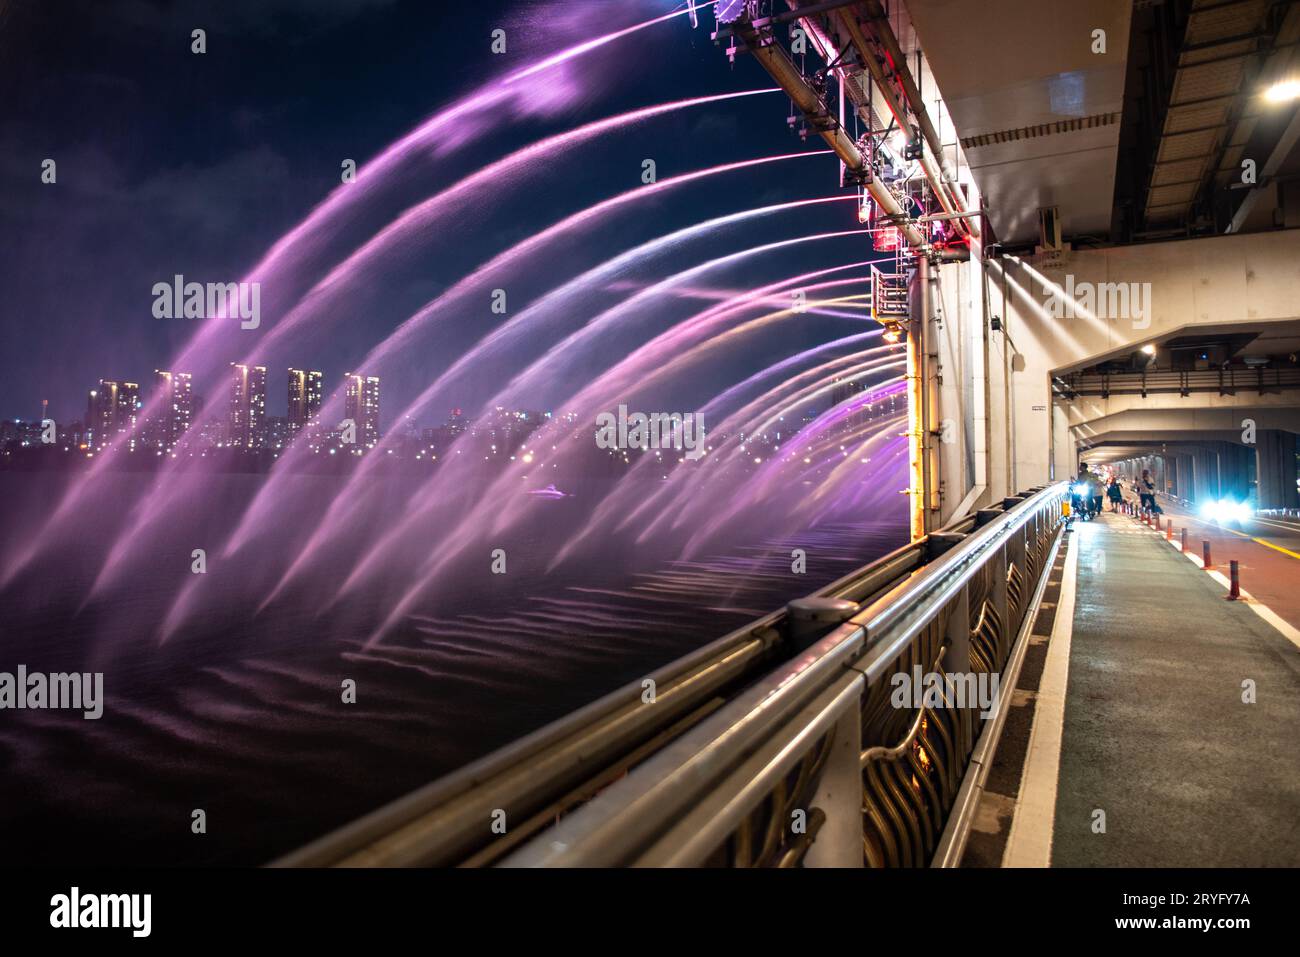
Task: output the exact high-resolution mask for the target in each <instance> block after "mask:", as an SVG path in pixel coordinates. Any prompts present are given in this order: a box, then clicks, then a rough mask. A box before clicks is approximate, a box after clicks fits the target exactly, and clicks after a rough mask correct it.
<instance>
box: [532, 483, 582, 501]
mask: <svg viewBox="0 0 1300 957" xmlns="http://www.w3.org/2000/svg"><path fill="white" fill-rule="evenodd" d="M528 494H529V495H536V496H537V497H538V498H569V497H570V494H571V493H569V492H561V491H560V490H559V489H558V488H556V487H555V486H554V485H548V486H546V488H535V489H531V490H529V492H528Z"/></svg>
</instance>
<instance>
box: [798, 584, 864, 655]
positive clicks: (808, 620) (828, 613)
mask: <svg viewBox="0 0 1300 957" xmlns="http://www.w3.org/2000/svg"><path fill="white" fill-rule="evenodd" d="M785 607H786V613H787V614H788V615H789V616H790V643H791V644H792V645H793V646H794V648H795V650H797V651H802V650H803V649H804V648H807V647H808V646H809V645H811V644H813V643H814V642H816V641H817V639H819V638H821V637H823V636H825V635H826V634H827V633H828V632H829V631H831V630H832V629H833V628H834V627H835V626H836V625H840V624H843V623H844V622H846V621H848V620H849V619H850V618H852V617H853V613H854V612H856V611H857V610H858V606H857V605H856V604H855V603H853V602H851V601H848V600H846V599H843V598H822V597H820V596H816V595H813V596H810V597H808V598H796V599H795V600H794V601H792V602H790V603H789V604H788V605H786V606H785Z"/></svg>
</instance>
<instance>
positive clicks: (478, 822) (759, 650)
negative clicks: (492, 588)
mask: <svg viewBox="0 0 1300 957" xmlns="http://www.w3.org/2000/svg"><path fill="white" fill-rule="evenodd" d="M976 521H977V518H976V515H975V514H974V513H972V514H970V515H966V516H963V517H962V518H960V519H957V520H955V521H953V522H952V523H950V524H949V525H948V526H946V527H945V528H944V529H943V530H942V531H943V532H944V533H964V532H966V531H969V530H970V529H972V528H973V527H974V526H975V524H976ZM927 547H928V543H927V540H926V539H921V540H919V541H916V542H912V543H909V544H906V545H903V546H901V547H899V548H897V549H895V550H894V551H892V552H890V553H888V554H887V555H885V556H883V557H881V558H879V559H876V560H875V561H873V562H871V563H870V564H868V565H867V566H864V567H863V568H859V569H856V570H854V571H853V572H850V573H849V574H847V575H845V576H843V577H842V578H840V579H838V580H836V581H834V582H831V583H830V584H828V585H825V586H823V587H822V588H819V589H817V590H816V591H814V592H812V593H811V595H810V596H809V597H810V598H837V599H846V600H849V601H852V602H853V603H854V604H858V605H863V603H864V602H868V601H869V600H870V599H872V598H873V597H874V596H876V595H878V594H879V593H881V592H882V590H883V589H886V588H888V587H889V586H891V585H892V584H894V583H895V582H897V581H898V579H899V578H900V577H902V576H905V575H907V574H909V573H911V572H913V571H915V569H917V568H918V567H920V566H922V565H923V564H924V556H925V554H926V551H927ZM864 607H865V606H864ZM788 617H789V616H788V612H787V610H786V609H785V608H781V609H777V610H775V611H773V612H771V613H769V614H767V615H765V616H763V617H762V618H759V619H757V620H755V621H752V622H749V623H748V624H746V625H744V626H742V627H741V628H738V629H736V630H734V631H732V632H730V633H729V634H727V635H724V636H723V637H721V638H718V639H715V640H714V641H712V642H710V643H708V644H707V645H704V646H702V647H700V648H698V649H696V650H695V651H693V652H690V653H688V654H686V655H684V656H682V657H679V658H677V659H675V660H673V661H671V662H669V663H668V664H666V665H664V666H663V667H662V668H659V669H656V670H655V671H653V672H650V673H648V674H647V675H646V678H648V679H650V680H652V681H654V682H655V686H656V688H657V697H656V706H655V707H654V708H647V707H645V706H643V705H642V701H641V696H642V693H643V690H644V689H643V685H642V680H644V679H639V680H637V681H634V682H630V683H629V684H627V685H624V686H622V687H620V688H617V689H615V690H614V691H612V692H610V693H609V694H607V695H605V696H603V697H601V698H599V699H597V700H596V701H593V702H592V703H590V704H588V705H585V706H584V707H582V708H579V709H578V710H576V711H573V712H570V713H569V714H567V715H565V716H563V717H561V718H559V719H557V720H555V721H553V722H550V723H549V724H547V725H544V726H543V727H541V728H539V729H537V730H536V731H533V732H531V733H530V734H528V735H526V736H524V737H522V738H520V739H519V740H517V741H514V742H512V743H510V744H508V745H506V746H504V747H502V748H499V749H497V750H494V751H492V752H491V753H489V754H487V755H485V756H484V757H482V758H480V759H478V760H476V761H474V762H472V763H470V764H468V765H466V766H465V767H463V768H460V769H459V770H457V771H454V772H452V773H451V774H448V775H446V776H444V777H442V778H439V779H438V780H436V781H433V782H431V783H429V784H427V785H424V786H422V787H420V788H418V789H417V790H415V791H413V792H411V793H409V794H407V795H404V796H403V797H401V798H398V799H397V800H395V801H392V802H390V803H389V804H386V805H384V806H383V807H380V808H378V809H376V810H375V811H372V812H371V813H369V814H367V815H365V816H364V817H362V818H359V819H358V820H356V821H353V822H351V823H349V824H347V825H345V826H343V827H342V828H339V829H337V830H335V831H333V832H331V833H329V834H326V835H324V836H322V837H320V838H318V839H316V840H315V841H312V842H311V843H310V844H307V845H306V846H304V847H302V848H300V849H298V850H295V851H293V852H291V853H289V854H287V855H285V856H283V857H281V858H279V859H278V860H276V861H274V862H272V866H283V867H293V866H307V867H313V866H329V865H340V864H343V865H362V866H374V865H384V866H401V865H428V864H448V863H459V862H461V861H462V860H463V859H465V858H466V857H467V856H468V855H470V854H472V853H473V852H474V850H475V849H476V847H477V845H478V844H480V843H481V840H480V839H479V836H480V835H481V833H482V830H483V827H482V823H483V822H484V821H485V820H487V819H488V816H489V815H490V814H491V812H492V811H493V810H494V809H496V808H501V807H505V808H510V809H512V810H514V809H522V810H523V811H524V812H525V813H526V814H527V813H532V812H533V811H535V810H538V809H540V808H546V807H549V806H551V805H552V804H553V803H554V802H556V801H558V800H560V799H561V798H562V797H563V796H564V795H566V794H570V793H571V792H572V790H573V789H574V788H577V787H580V786H581V785H583V784H584V783H585V782H587V781H589V780H591V779H592V777H593V775H596V774H598V773H599V772H600V771H601V770H602V769H603V768H604V767H607V766H609V765H610V764H611V763H613V762H616V761H618V760H619V752H620V750H622V751H631V750H632V749H633V748H634V747H635V746H636V744H637V742H644V741H646V740H651V739H653V738H654V737H655V736H656V735H664V734H666V733H668V732H669V731H670V730H671V729H672V728H673V726H674V723H675V722H680V721H682V720H683V719H685V718H686V717H688V716H690V715H691V714H692V713H693V709H699V708H701V707H703V706H704V705H705V704H706V703H707V702H708V701H709V699H710V698H711V697H716V695H717V694H718V692H720V691H721V690H723V689H725V688H727V687H729V686H732V685H734V684H735V682H737V681H738V680H740V679H741V678H742V676H744V675H746V674H748V673H749V672H752V671H754V670H755V668H756V666H757V665H758V664H759V663H761V662H762V661H763V660H766V659H767V658H769V657H771V656H772V655H773V654H774V653H775V650H776V648H777V647H778V646H779V645H781V644H782V642H783V641H784V640H785V638H786V635H785V634H784V631H785V630H786V626H787V619H788ZM516 833H517V832H516Z"/></svg>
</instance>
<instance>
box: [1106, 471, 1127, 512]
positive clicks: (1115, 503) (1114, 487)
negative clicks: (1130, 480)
mask: <svg viewBox="0 0 1300 957" xmlns="http://www.w3.org/2000/svg"><path fill="white" fill-rule="evenodd" d="M1106 497H1107V498H1108V499H1110V510H1111V511H1112V512H1118V511H1119V504H1120V502H1122V501H1124V490H1123V489H1122V488H1120V487H1119V479H1117V478H1115V476H1113V475H1112V476H1111V478H1110V484H1109V485H1107V486H1106Z"/></svg>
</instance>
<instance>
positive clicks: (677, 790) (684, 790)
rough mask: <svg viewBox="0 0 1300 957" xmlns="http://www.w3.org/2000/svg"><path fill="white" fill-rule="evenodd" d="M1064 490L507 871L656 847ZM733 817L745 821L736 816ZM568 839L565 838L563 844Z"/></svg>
mask: <svg viewBox="0 0 1300 957" xmlns="http://www.w3.org/2000/svg"><path fill="white" fill-rule="evenodd" d="M1066 484H1067V483H1064V482H1062V483H1057V484H1056V485H1053V486H1049V487H1047V488H1044V489H1041V490H1039V491H1037V492H1035V493H1034V494H1032V495H1030V496H1028V497H1026V498H1025V499H1024V500H1023V501H1021V502H1019V503H1018V504H1017V505H1016V506H1015V507H1014V508H1013V509H1011V510H1010V511H1009V512H1008V513H1007V514H1006V516H1005V517H999V519H998V520H996V521H994V522H990V523H988V524H987V525H985V526H984V527H983V528H981V529H979V530H978V531H976V532H974V533H973V534H971V535H969V536H967V537H966V538H964V539H963V540H962V541H961V542H959V543H958V544H956V545H955V546H953V547H952V548H951V549H949V550H948V551H947V552H945V553H944V554H943V555H941V556H939V557H938V558H937V559H935V560H934V561H933V562H931V563H930V564H928V565H926V566H925V568H924V569H922V570H921V571H920V572H919V573H917V574H916V575H913V576H912V577H910V578H908V579H907V580H906V581H904V582H902V583H900V584H899V585H897V586H895V587H894V588H893V589H891V590H890V591H889V592H887V593H886V594H884V595H882V596H880V597H879V598H877V599H876V600H874V601H872V602H871V603H870V604H869V605H867V606H866V607H864V608H861V609H859V611H858V612H857V613H856V614H854V615H853V616H852V617H850V618H849V619H848V620H847V621H845V622H844V623H843V624H841V625H839V626H838V627H835V628H834V629H833V630H832V631H831V632H830V634H828V635H826V636H825V637H824V638H822V639H821V640H820V641H818V642H816V643H815V644H813V645H811V646H810V647H809V648H808V649H807V650H806V651H804V652H803V653H802V654H800V655H797V656H796V657H795V658H793V659H792V660H790V661H789V662H786V663H784V664H782V665H781V666H779V667H778V668H777V669H775V670H774V671H772V672H771V673H769V674H768V675H767V676H766V677H764V678H763V679H761V680H760V681H758V682H757V683H756V684H754V685H752V686H751V687H749V688H747V689H745V690H744V691H742V692H741V693H740V694H739V695H737V697H736V698H734V699H733V700H731V701H730V702H728V703H727V704H726V705H724V706H723V707H722V708H721V709H719V710H718V711H717V712H716V713H715V714H713V715H711V716H710V717H709V718H707V719H706V720H705V721H703V722H701V723H700V724H699V725H697V726H696V727H695V728H693V729H691V730H690V731H688V732H687V733H686V734H684V735H683V736H682V737H680V738H678V739H677V740H675V741H673V742H671V743H670V744H669V745H667V746H666V747H665V748H664V749H662V750H661V751H659V752H657V753H656V754H655V755H653V756H652V757H650V758H649V759H648V760H647V761H645V762H644V763H643V764H641V765H639V766H638V767H637V768H636V769H635V770H634V771H633V772H632V773H631V774H629V775H628V776H626V777H624V778H623V779H622V780H620V781H618V782H617V783H615V784H613V785H611V786H610V787H609V788H608V789H607V790H606V791H604V792H603V793H602V794H601V795H600V796H599V797H598V798H597V799H595V800H593V801H591V802H589V803H587V804H586V805H585V806H583V807H582V808H580V809H578V810H577V811H575V812H574V813H573V814H572V815H571V816H570V817H568V818H566V819H565V821H564V822H563V824H562V825H559V826H557V828H552V829H551V830H550V831H548V832H547V833H544V834H542V835H541V836H540V837H538V838H536V839H534V840H533V841H531V842H530V843H529V844H527V845H525V846H524V847H523V848H521V849H520V850H518V851H516V852H515V853H514V854H512V855H511V856H510V857H509V858H507V859H506V861H505V862H504V863H505V864H506V866H579V867H584V866H610V865H613V864H617V863H623V862H626V861H627V860H628V859H629V858H630V857H631V856H633V855H635V854H636V853H638V852H639V851H640V850H642V849H644V848H645V847H647V846H648V845H650V844H651V843H652V842H653V841H654V840H655V838H656V837H657V835H659V834H660V833H661V832H662V831H663V830H664V829H665V828H666V827H668V826H670V822H672V821H674V820H678V819H681V818H682V817H684V816H685V815H686V814H688V813H689V810H690V808H691V807H693V806H694V805H695V804H696V803H697V802H698V801H699V800H701V798H702V797H703V795H704V794H705V793H707V792H709V791H710V790H711V789H712V788H713V787H714V786H715V785H716V784H717V783H718V782H719V781H720V780H722V779H723V778H724V777H725V776H726V775H727V773H728V771H729V770H731V769H732V768H734V767H735V765H736V764H737V763H738V762H740V761H741V760H743V759H744V757H745V755H746V754H748V753H750V752H752V751H753V750H754V749H756V748H757V747H759V746H760V744H761V743H762V742H763V741H765V740H767V739H769V738H772V737H776V736H779V735H781V734H782V733H783V732H784V733H786V734H787V735H788V734H794V733H797V732H798V729H791V728H789V727H788V722H789V719H790V718H791V716H792V715H794V714H796V713H797V712H798V711H799V710H800V709H801V708H804V707H806V706H808V705H809V704H810V703H811V702H812V701H813V700H814V699H816V698H817V697H818V696H819V695H822V694H824V693H826V692H827V690H828V689H829V688H830V687H831V686H832V685H833V684H834V682H835V681H836V680H837V679H840V678H843V677H844V676H845V674H846V673H848V672H858V673H860V674H864V675H866V677H867V681H868V683H870V682H871V681H873V680H874V679H875V678H878V677H879V674H880V672H881V671H882V670H883V669H884V667H885V666H886V665H887V664H888V663H890V662H891V661H893V660H895V659H896V658H897V657H898V656H899V655H900V654H901V653H902V651H903V650H904V649H905V648H906V647H907V645H908V644H909V642H910V641H911V640H912V639H913V638H914V637H915V636H916V635H917V634H918V633H919V632H920V630H921V629H922V628H924V627H925V626H926V625H927V624H929V623H930V622H931V621H933V619H934V618H935V616H936V615H938V614H939V613H940V611H941V610H942V609H943V608H944V606H945V604H946V603H947V602H948V601H949V600H950V599H951V598H952V597H953V596H954V595H955V594H956V593H957V592H958V591H959V590H960V589H961V588H964V587H965V586H966V585H967V584H968V583H969V582H970V581H971V579H972V578H973V577H974V576H975V574H976V573H977V572H979V571H980V570H981V569H982V567H983V565H984V563H985V562H986V561H988V560H989V559H991V558H992V557H993V556H994V555H995V553H996V546H999V545H1001V544H1003V543H1005V542H1006V541H1008V540H1009V539H1010V537H1011V536H1012V535H1013V534H1014V533H1015V532H1017V531H1018V530H1020V529H1022V528H1023V527H1024V526H1025V524H1026V523H1028V522H1029V521H1030V520H1031V519H1032V518H1034V517H1035V516H1036V515H1038V514H1039V512H1040V509H1041V507H1042V506H1044V505H1045V504H1047V503H1048V502H1049V501H1056V500H1059V499H1060V498H1061V496H1062V495H1063V494H1064V493H1065V489H1066ZM733 813H739V812H738V811H735V812H733ZM560 834H563V835H564V839H560V836H559V835H560Z"/></svg>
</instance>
